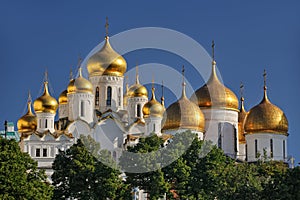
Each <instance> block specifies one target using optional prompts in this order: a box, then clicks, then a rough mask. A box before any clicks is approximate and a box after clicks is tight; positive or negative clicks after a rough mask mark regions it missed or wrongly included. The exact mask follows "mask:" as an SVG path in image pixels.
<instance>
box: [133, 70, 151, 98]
mask: <svg viewBox="0 0 300 200" xmlns="http://www.w3.org/2000/svg"><path fill="white" fill-rule="evenodd" d="M128 97H146V98H148V91H147V88H146V87H145V86H143V85H141V84H140V82H139V78H138V75H137V76H136V80H135V84H134V85H132V86H130V88H129V90H128Z"/></svg>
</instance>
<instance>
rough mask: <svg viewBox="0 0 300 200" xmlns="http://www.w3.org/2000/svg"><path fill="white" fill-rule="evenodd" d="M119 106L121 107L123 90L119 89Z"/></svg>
mask: <svg viewBox="0 0 300 200" xmlns="http://www.w3.org/2000/svg"><path fill="white" fill-rule="evenodd" d="M118 105H119V106H121V88H120V87H119V93H118Z"/></svg>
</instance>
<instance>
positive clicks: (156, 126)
mask: <svg viewBox="0 0 300 200" xmlns="http://www.w3.org/2000/svg"><path fill="white" fill-rule="evenodd" d="M161 120H162V118H161V117H152V116H151V117H147V118H145V123H146V124H145V135H146V136H148V135H150V134H151V133H155V134H156V135H157V136H161Z"/></svg>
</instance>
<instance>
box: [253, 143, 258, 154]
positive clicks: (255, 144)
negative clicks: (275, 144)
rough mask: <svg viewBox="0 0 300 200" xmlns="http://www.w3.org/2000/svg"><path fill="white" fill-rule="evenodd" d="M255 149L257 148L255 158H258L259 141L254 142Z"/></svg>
mask: <svg viewBox="0 0 300 200" xmlns="http://www.w3.org/2000/svg"><path fill="white" fill-rule="evenodd" d="M254 148H255V158H257V157H258V152H257V140H255V141H254Z"/></svg>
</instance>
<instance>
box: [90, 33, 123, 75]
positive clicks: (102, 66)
mask: <svg viewBox="0 0 300 200" xmlns="http://www.w3.org/2000/svg"><path fill="white" fill-rule="evenodd" d="M87 69H88V72H89V76H90V77H92V76H101V75H107V76H121V77H122V76H123V75H124V73H125V72H126V69H127V63H126V60H125V59H124V58H123V57H122V56H121V55H120V54H118V53H117V52H115V51H114V50H113V48H112V47H111V45H110V43H109V37H108V36H106V37H105V43H104V46H103V47H102V48H101V50H100V51H98V52H96V53H95V54H94V55H92V56H91V57H90V58H89V60H88V62H87Z"/></svg>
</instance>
